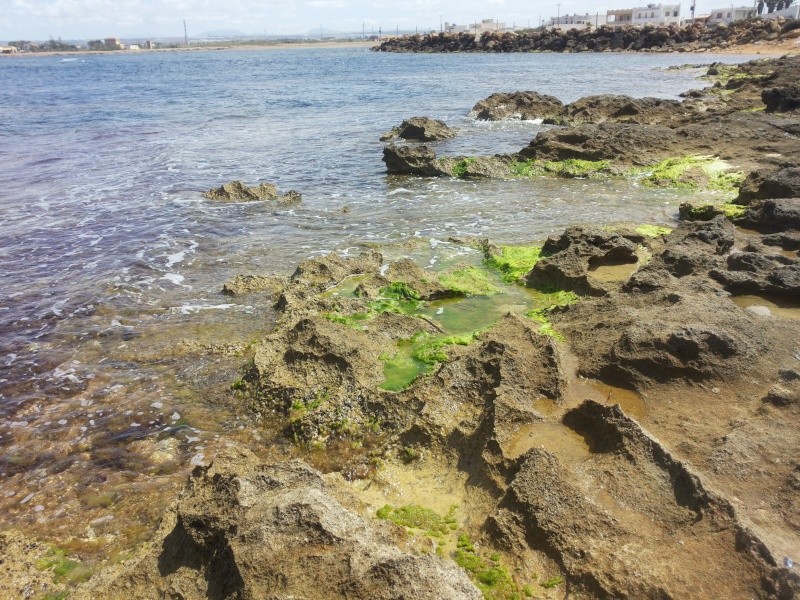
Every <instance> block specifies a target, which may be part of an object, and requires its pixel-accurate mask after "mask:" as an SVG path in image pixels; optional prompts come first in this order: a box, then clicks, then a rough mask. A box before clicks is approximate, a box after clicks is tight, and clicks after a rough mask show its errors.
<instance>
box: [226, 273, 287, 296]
mask: <svg viewBox="0 0 800 600" xmlns="http://www.w3.org/2000/svg"><path fill="white" fill-rule="evenodd" d="M284 285H285V281H284V280H283V279H281V278H280V277H273V276H265V275H237V276H236V277H234V278H233V279H231V280H230V281H226V282H225V284H224V285H223V286H222V293H223V294H227V295H228V296H242V295H244V294H252V293H253V292H263V291H269V292H271V293H277V292H278V291H279V290H281V289H282V287H283V286H284Z"/></svg>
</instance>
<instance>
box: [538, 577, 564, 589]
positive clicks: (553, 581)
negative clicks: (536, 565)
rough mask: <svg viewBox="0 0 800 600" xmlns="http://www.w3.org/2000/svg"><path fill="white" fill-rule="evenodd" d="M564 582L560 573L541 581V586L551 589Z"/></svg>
mask: <svg viewBox="0 0 800 600" xmlns="http://www.w3.org/2000/svg"><path fill="white" fill-rule="evenodd" d="M563 583H564V578H563V577H561V576H560V575H556V576H555V577H551V578H550V579H548V580H546V581H543V582H542V583H541V586H542V587H543V588H545V589H548V590H549V589H552V588H554V587H558V586H560V585H561V584H563Z"/></svg>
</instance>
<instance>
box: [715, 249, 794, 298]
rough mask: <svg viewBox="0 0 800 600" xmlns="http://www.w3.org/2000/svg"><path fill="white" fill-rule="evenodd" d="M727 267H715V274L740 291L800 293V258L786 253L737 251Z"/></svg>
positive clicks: (723, 281)
mask: <svg viewBox="0 0 800 600" xmlns="http://www.w3.org/2000/svg"><path fill="white" fill-rule="evenodd" d="M726 267H727V268H726V269H712V270H711V272H710V275H711V277H713V278H714V279H715V280H717V281H719V282H720V283H721V284H722V285H723V286H725V289H726V290H728V291H729V292H732V293H738V294H760V293H766V294H780V295H788V296H796V295H797V294H798V293H800V260H798V259H793V258H789V257H788V256H783V255H782V254H765V253H761V252H736V253H733V254H731V255H730V256H728V259H727V264H726Z"/></svg>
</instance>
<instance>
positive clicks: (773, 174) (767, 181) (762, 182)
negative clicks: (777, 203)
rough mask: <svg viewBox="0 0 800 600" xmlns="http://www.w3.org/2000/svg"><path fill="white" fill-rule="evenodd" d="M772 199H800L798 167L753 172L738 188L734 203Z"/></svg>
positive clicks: (799, 171) (799, 170)
mask: <svg viewBox="0 0 800 600" xmlns="http://www.w3.org/2000/svg"><path fill="white" fill-rule="evenodd" d="M774 198H800V167H784V168H782V169H779V170H777V171H775V170H767V169H760V170H756V171H753V172H752V173H750V174H749V175H748V176H747V178H746V179H745V180H744V182H743V183H742V185H741V187H740V188H739V196H738V197H737V198H736V202H737V203H738V204H750V203H751V202H752V201H753V200H765V199H774Z"/></svg>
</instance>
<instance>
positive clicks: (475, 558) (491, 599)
mask: <svg viewBox="0 0 800 600" xmlns="http://www.w3.org/2000/svg"><path fill="white" fill-rule="evenodd" d="M452 558H453V562H455V563H456V564H457V565H458V566H459V567H461V568H462V569H464V571H466V572H467V575H469V577H470V579H472V581H473V582H474V583H475V585H476V586H477V587H478V589H479V590H480V591H481V593H482V594H483V597H484V598H486V600H520V599H521V598H523V597H525V596H531V595H532V590H533V588H532V586H531V585H530V584H525V585H519V584H518V583H517V582H516V581H514V577H513V576H512V575H511V572H510V571H509V570H508V568H507V567H506V566H505V565H504V564H503V561H502V558H501V556H500V555H499V554H498V553H496V552H493V553H492V554H491V555H490V556H488V557H485V555H482V554H481V553H480V551H479V550H478V549H476V547H475V545H474V544H473V543H472V541H470V539H469V537H468V536H467V535H466V534H463V533H462V534H460V535H459V536H458V540H457V542H456V549H455V551H454V552H453V554H452Z"/></svg>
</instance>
